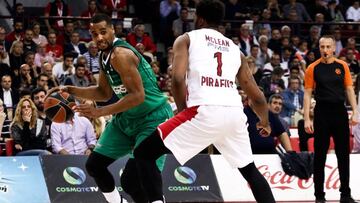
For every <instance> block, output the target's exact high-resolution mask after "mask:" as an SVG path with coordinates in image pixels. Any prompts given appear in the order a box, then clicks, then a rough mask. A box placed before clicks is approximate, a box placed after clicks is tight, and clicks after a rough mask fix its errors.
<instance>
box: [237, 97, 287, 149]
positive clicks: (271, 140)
mask: <svg viewBox="0 0 360 203" xmlns="http://www.w3.org/2000/svg"><path fill="white" fill-rule="evenodd" d="M251 105H252V103H251V100H248V105H247V106H245V107H244V113H245V114H246V117H247V121H248V131H249V137H250V142H251V149H252V152H253V154H276V149H275V147H276V140H275V138H278V139H279V141H280V143H281V145H282V146H283V147H284V149H285V150H286V151H292V147H291V143H290V138H289V135H288V134H287V132H286V130H285V129H284V127H283V125H282V124H281V122H280V120H279V117H278V116H277V115H275V114H274V113H273V112H271V111H269V122H270V126H271V134H270V136H268V137H262V136H261V135H260V134H259V131H258V129H257V127H256V125H257V123H258V122H259V118H258V117H257V115H256V114H255V112H254V111H253V110H252V109H251Z"/></svg>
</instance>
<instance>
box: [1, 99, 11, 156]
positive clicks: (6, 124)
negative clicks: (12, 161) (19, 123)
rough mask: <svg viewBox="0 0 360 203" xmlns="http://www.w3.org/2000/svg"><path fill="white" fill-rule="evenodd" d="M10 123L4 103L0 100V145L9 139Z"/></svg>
mask: <svg viewBox="0 0 360 203" xmlns="http://www.w3.org/2000/svg"><path fill="white" fill-rule="evenodd" d="M10 123H11V120H10V118H9V116H8V114H7V111H6V107H5V105H4V102H3V101H2V100H1V99H0V143H1V142H2V143H3V142H5V139H8V138H10ZM0 154H1V152H0Z"/></svg>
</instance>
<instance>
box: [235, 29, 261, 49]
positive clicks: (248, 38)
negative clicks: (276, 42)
mask: <svg viewBox="0 0 360 203" xmlns="http://www.w3.org/2000/svg"><path fill="white" fill-rule="evenodd" d="M239 39H240V50H241V51H242V52H243V53H244V54H245V55H246V56H248V55H249V54H250V48H251V46H252V45H254V44H257V45H258V44H259V43H258V42H257V40H256V37H254V36H252V35H251V34H250V27H249V25H248V24H246V23H244V24H242V25H241V27H240V37H239Z"/></svg>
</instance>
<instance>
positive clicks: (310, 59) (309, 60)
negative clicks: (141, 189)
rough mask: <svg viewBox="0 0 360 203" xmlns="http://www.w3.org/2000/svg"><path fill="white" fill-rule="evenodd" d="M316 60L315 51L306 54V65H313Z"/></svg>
mask: <svg viewBox="0 0 360 203" xmlns="http://www.w3.org/2000/svg"><path fill="white" fill-rule="evenodd" d="M315 60H316V58H315V52H314V51H313V50H310V51H308V52H307V53H306V58H305V61H306V64H311V63H313V62H314V61H315Z"/></svg>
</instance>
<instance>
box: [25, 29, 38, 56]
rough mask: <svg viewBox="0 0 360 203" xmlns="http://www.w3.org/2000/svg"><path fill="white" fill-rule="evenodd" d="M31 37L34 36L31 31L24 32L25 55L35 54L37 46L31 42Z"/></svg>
mask: <svg viewBox="0 0 360 203" xmlns="http://www.w3.org/2000/svg"><path fill="white" fill-rule="evenodd" d="M33 36H34V32H33V31H32V30H31V29H26V30H25V35H24V40H23V44H24V53H25V54H26V53H27V52H33V53H36V47H37V44H36V43H35V42H34V41H33Z"/></svg>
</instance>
